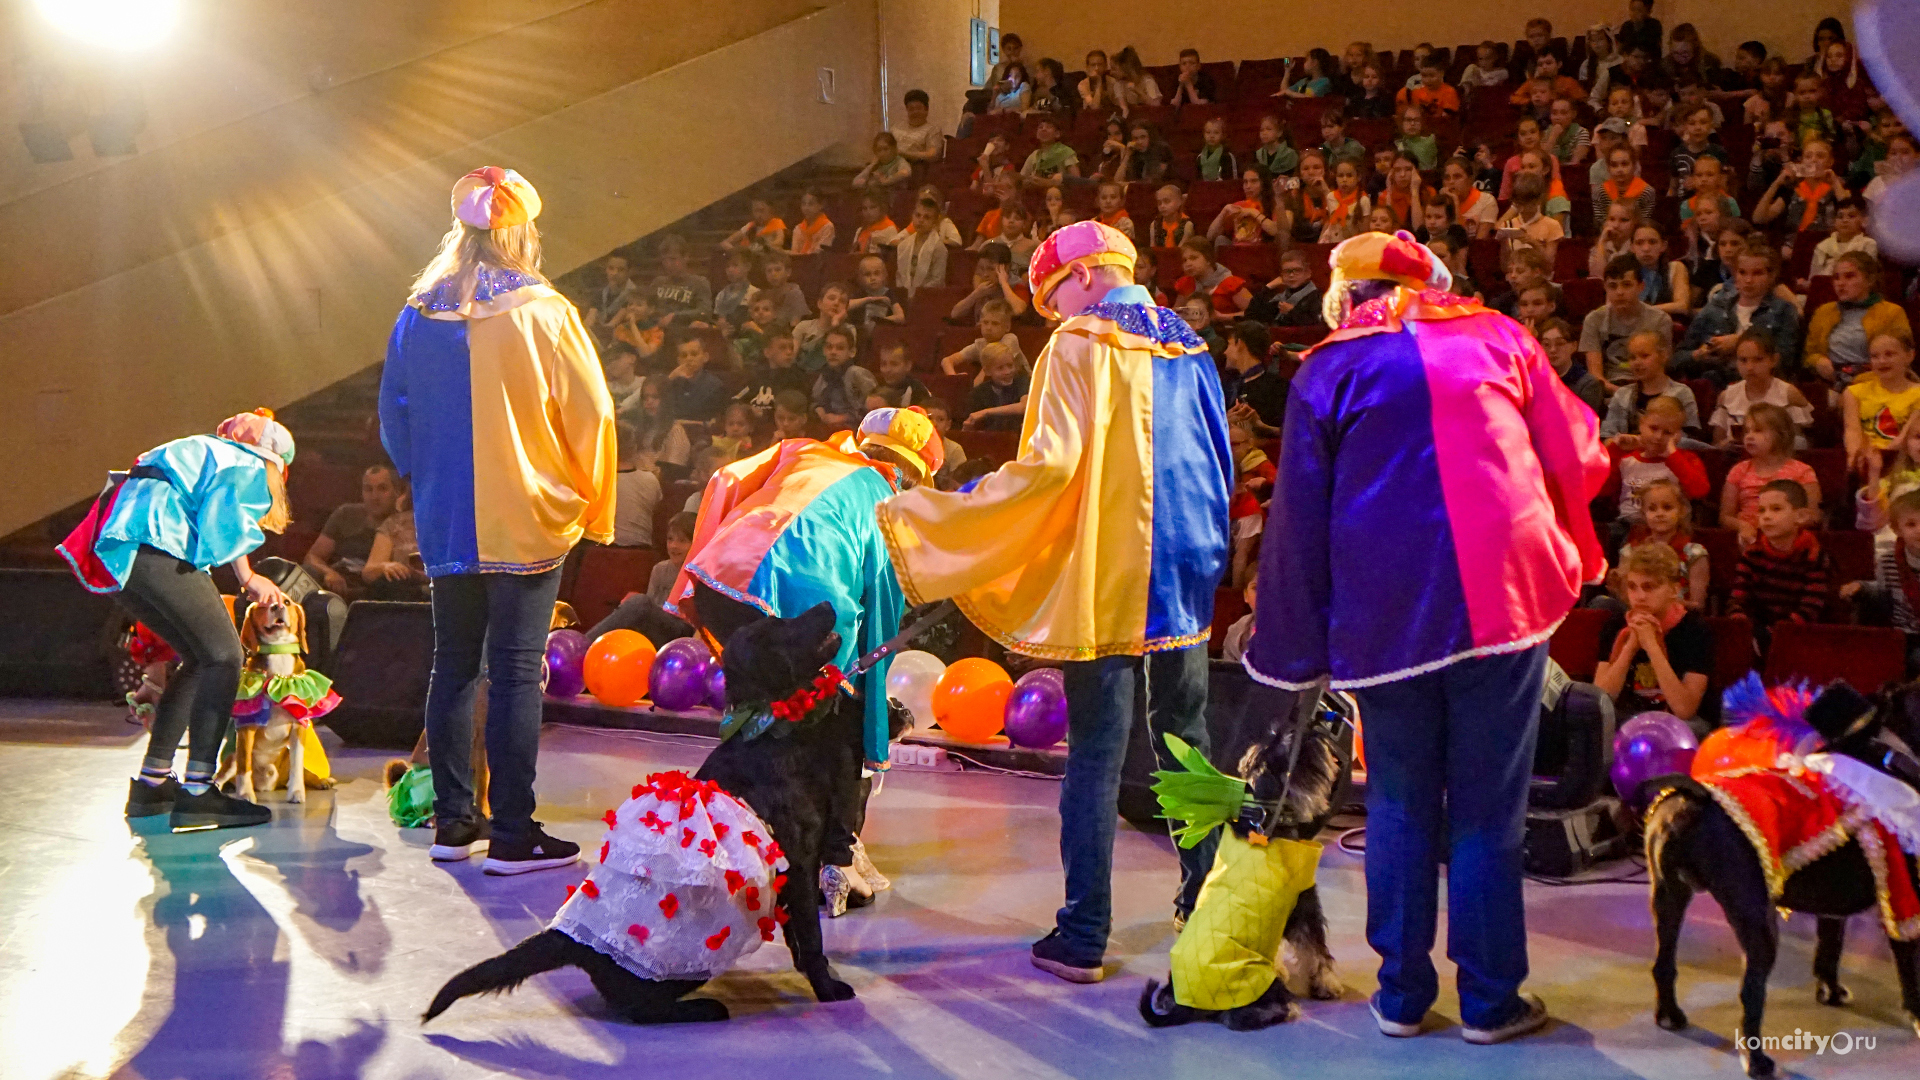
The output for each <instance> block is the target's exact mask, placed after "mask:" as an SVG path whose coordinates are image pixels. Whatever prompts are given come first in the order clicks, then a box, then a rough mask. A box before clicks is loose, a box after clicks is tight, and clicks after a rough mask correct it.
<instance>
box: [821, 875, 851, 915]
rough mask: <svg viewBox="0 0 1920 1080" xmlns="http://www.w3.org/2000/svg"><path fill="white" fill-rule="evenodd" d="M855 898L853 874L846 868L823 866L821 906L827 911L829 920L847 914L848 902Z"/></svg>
mask: <svg viewBox="0 0 1920 1080" xmlns="http://www.w3.org/2000/svg"><path fill="white" fill-rule="evenodd" d="M852 896H853V874H852V871H851V869H850V868H848V867H845V866H823V867H821V868H820V906H821V908H822V909H824V910H825V911H826V914H827V918H829V919H837V918H839V917H840V916H842V915H845V914H846V913H847V900H848V899H849V898H850V897H852Z"/></svg>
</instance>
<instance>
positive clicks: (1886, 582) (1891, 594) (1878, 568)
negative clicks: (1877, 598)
mask: <svg viewBox="0 0 1920 1080" xmlns="http://www.w3.org/2000/svg"><path fill="white" fill-rule="evenodd" d="M1899 551H1900V541H1899V540H1898V539H1897V538H1895V537H1891V536H1887V537H1876V538H1875V539H1874V542H1873V583H1872V584H1871V585H1870V586H1868V587H1869V588H1872V589H1875V590H1878V591H1879V592H1880V593H1881V595H1883V596H1885V597H1886V598H1887V601H1888V611H1889V614H1891V615H1892V616H1893V625H1894V627H1895V628H1896V629H1899V630H1901V631H1904V632H1906V633H1908V634H1920V615H1915V614H1914V611H1913V605H1912V604H1911V603H1909V602H1908V601H1907V591H1906V590H1905V589H1903V588H1901V586H1900V563H1899V561H1898V560H1899V558H1900V554H1899ZM1907 565H1908V566H1909V567H1911V568H1912V569H1913V570H1915V571H1916V572H1920V566H1913V556H1911V555H1909V556H1907Z"/></svg>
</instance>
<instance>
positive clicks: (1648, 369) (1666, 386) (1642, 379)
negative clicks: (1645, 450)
mask: <svg viewBox="0 0 1920 1080" xmlns="http://www.w3.org/2000/svg"><path fill="white" fill-rule="evenodd" d="M1671 341H1672V338H1671V336H1669V335H1668V334H1663V333H1661V332H1659V331H1654V332H1642V333H1638V334H1635V335H1633V336H1632V337H1631V338H1628V339H1627V370H1628V372H1629V374H1631V375H1632V377H1633V381H1632V382H1629V383H1627V384H1626V385H1624V386H1622V387H1621V388H1620V389H1618V390H1616V391H1614V394H1613V399H1612V400H1611V401H1609V402H1608V403H1607V416H1606V419H1604V420H1602V421H1600V437H1601V438H1603V439H1607V440H1609V441H1610V442H1612V443H1614V444H1615V445H1619V446H1626V445H1630V444H1632V445H1637V444H1638V443H1639V442H1640V439H1639V437H1638V436H1635V435H1630V434H1628V432H1632V431H1635V430H1637V429H1638V428H1639V427H1640V418H1641V416H1642V415H1644V414H1645V413H1646V411H1647V409H1648V407H1649V405H1650V403H1652V402H1653V401H1654V400H1656V399H1659V398H1671V399H1673V401H1674V403H1675V404H1677V405H1679V406H1680V412H1681V424H1680V426H1681V429H1682V430H1683V431H1690V432H1694V431H1699V430H1700V406H1699V405H1698V404H1697V403H1696V402H1695V401H1694V399H1693V391H1692V390H1691V389H1689V388H1688V387H1687V384H1685V383H1681V382H1675V381H1674V380H1673V379H1671V378H1669V377H1668V376H1667V353H1668V351H1669V350H1670V348H1671V345H1670V344H1669V343H1670V342H1671ZM1690 497H1693V498H1698V497H1699V496H1690Z"/></svg>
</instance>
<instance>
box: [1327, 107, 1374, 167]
mask: <svg viewBox="0 0 1920 1080" xmlns="http://www.w3.org/2000/svg"><path fill="white" fill-rule="evenodd" d="M1320 153H1321V155H1322V156H1323V157H1325V158H1326V159H1327V167H1328V168H1335V167H1337V166H1338V165H1339V164H1340V163H1341V162H1343V161H1351V162H1352V163H1353V167H1354V173H1353V175H1354V177H1355V179H1358V178H1359V176H1360V163H1361V162H1363V161H1365V160H1367V148H1366V147H1365V146H1362V145H1361V144H1360V140H1359V139H1355V138H1351V137H1349V136H1348V135H1347V114H1346V113H1345V112H1343V111H1341V110H1340V109H1339V108H1338V107H1337V106H1334V107H1329V108H1328V109H1327V110H1326V111H1324V112H1322V113H1321V114H1320Z"/></svg>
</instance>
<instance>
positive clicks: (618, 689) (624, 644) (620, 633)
mask: <svg viewBox="0 0 1920 1080" xmlns="http://www.w3.org/2000/svg"><path fill="white" fill-rule="evenodd" d="M582 670H583V671H584V672H585V674H586V676H587V690H588V692H590V693H592V694H593V696H594V697H595V698H597V699H599V701H600V703H601V704H602V705H619V706H627V705H638V704H640V702H641V701H643V700H645V699H646V696H647V674H648V673H649V672H650V671H652V670H653V642H651V641H648V640H647V636H646V635H645V634H642V633H640V632H639V631H638V630H609V631H607V632H606V633H605V634H602V635H600V639H599V640H598V641H595V642H594V643H593V647H592V648H590V649H588V650H587V659H586V663H585V664H583V665H582Z"/></svg>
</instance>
